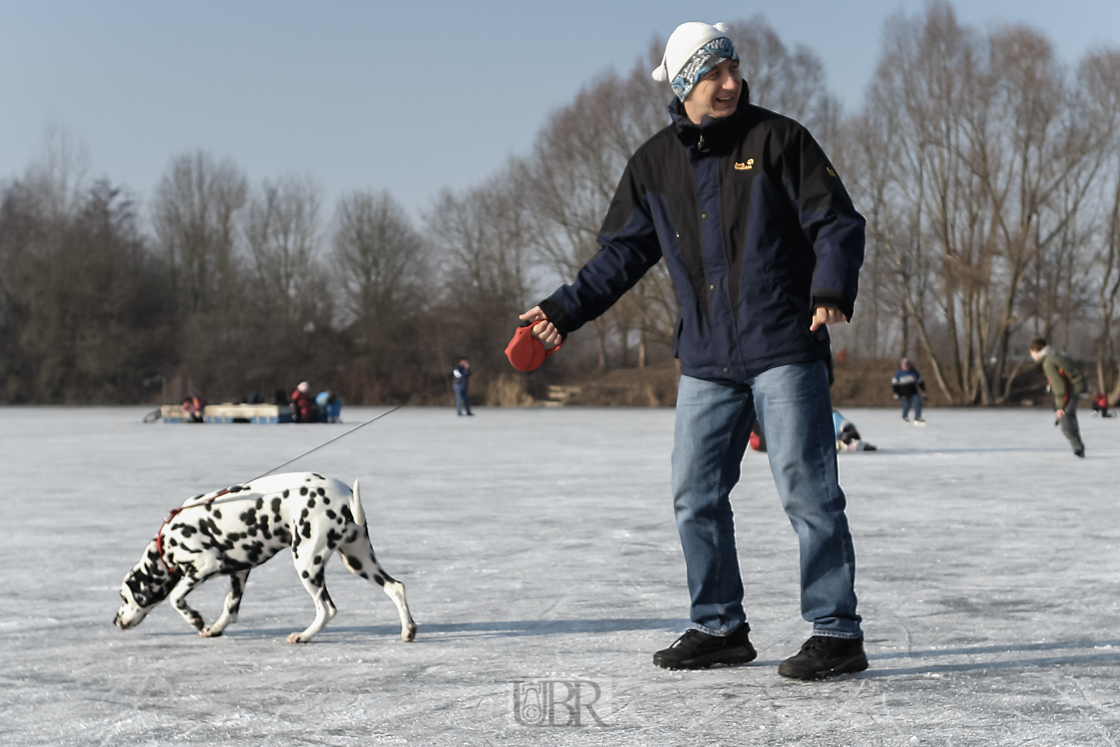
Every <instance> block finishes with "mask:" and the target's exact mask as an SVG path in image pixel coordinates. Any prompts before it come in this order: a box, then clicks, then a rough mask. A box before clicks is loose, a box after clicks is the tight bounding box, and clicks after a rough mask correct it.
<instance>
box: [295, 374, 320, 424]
mask: <svg viewBox="0 0 1120 747" xmlns="http://www.w3.org/2000/svg"><path fill="white" fill-rule="evenodd" d="M317 415H318V413H317V412H316V408H315V400H313V399H311V387H310V385H308V383H307V382H306V381H301V382H300V383H299V385H298V386H297V387H296V390H295V391H294V392H292V420H294V421H295V422H297V423H314V422H315V421H316V420H318V417H317Z"/></svg>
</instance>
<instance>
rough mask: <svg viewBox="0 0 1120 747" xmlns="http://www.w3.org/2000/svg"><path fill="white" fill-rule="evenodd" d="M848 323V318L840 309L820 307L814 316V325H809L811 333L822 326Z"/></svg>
mask: <svg viewBox="0 0 1120 747" xmlns="http://www.w3.org/2000/svg"><path fill="white" fill-rule="evenodd" d="M846 321H848V317H847V316H845V315H844V312H842V311H840V309H836V308H833V307H831V306H818V307H817V310H816V313H814V314H813V323H812V324H810V325H809V331H810V332H816V331H817V329H818V328H819V327H820V326H821V325H822V324H839V323H840V322H846Z"/></svg>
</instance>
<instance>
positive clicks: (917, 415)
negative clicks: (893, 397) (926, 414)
mask: <svg viewBox="0 0 1120 747" xmlns="http://www.w3.org/2000/svg"><path fill="white" fill-rule="evenodd" d="M899 399H901V400H902V419H903V420H905V419H906V416H907V415H909V414H910V407H911V405H912V406H913V407H914V420H921V419H922V395H921V394H920V393H917V392H915V393H914V394H904V395H902V396H900V397H899Z"/></svg>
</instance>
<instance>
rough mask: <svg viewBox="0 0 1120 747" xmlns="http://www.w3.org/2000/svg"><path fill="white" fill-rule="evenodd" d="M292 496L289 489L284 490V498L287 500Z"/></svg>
mask: <svg viewBox="0 0 1120 747" xmlns="http://www.w3.org/2000/svg"><path fill="white" fill-rule="evenodd" d="M290 494H291V491H290V490H288V489H287V488H284V497H285V498H287V497H288V496H289V495H290Z"/></svg>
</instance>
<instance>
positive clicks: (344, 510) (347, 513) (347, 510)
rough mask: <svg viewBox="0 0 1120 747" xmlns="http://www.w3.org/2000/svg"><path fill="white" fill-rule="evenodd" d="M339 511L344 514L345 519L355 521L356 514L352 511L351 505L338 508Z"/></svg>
mask: <svg viewBox="0 0 1120 747" xmlns="http://www.w3.org/2000/svg"><path fill="white" fill-rule="evenodd" d="M338 512H339V513H340V514H342V517H343V518H344V519H346V520H347V521H353V520H354V514H352V513H350V507H349V506H343V507H342V508H340V509H338Z"/></svg>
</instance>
